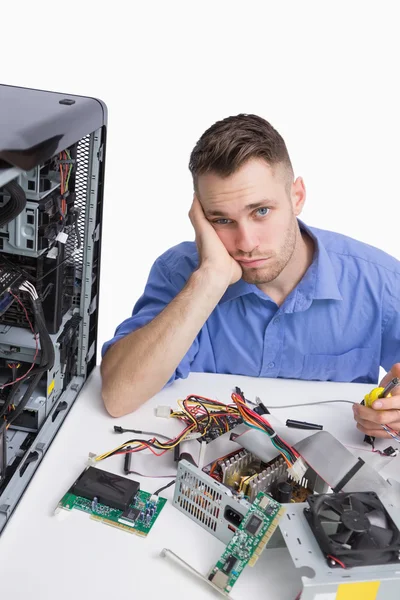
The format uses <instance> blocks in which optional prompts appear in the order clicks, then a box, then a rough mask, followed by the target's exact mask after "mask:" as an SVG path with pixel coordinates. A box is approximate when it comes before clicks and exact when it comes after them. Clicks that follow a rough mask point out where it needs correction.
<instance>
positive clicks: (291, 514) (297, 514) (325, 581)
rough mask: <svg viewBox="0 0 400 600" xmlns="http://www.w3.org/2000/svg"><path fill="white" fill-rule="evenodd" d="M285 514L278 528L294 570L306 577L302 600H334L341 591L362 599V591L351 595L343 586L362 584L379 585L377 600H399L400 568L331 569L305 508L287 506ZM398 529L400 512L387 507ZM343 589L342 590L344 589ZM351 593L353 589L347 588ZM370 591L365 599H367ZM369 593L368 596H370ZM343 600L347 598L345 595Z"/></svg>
mask: <svg viewBox="0 0 400 600" xmlns="http://www.w3.org/2000/svg"><path fill="white" fill-rule="evenodd" d="M286 506H287V511H286V514H285V515H283V517H282V519H281V520H280V522H279V525H278V526H279V528H280V530H281V533H282V535H283V539H284V540H285V543H286V546H287V548H288V550H289V552H290V555H291V557H292V560H293V563H294V566H295V567H296V568H297V569H299V571H300V573H301V574H302V575H303V577H302V579H303V586H304V587H303V591H302V594H301V600H320V599H321V598H324V599H325V598H326V599H330V598H332V599H334V598H337V597H338V596H337V593H338V591H339V590H340V591H341V592H342V593H343V592H344V591H346V592H347V595H346V598H352V597H359V598H361V597H362V596H361V595H360V593H362V592H360V588H359V589H358V590H357V587H356V586H354V587H355V590H354V594H353V595H352V594H350V593H349V591H347V589H346V588H345V587H344V586H347V585H351V584H356V583H362V582H365V583H366V582H374V581H376V582H380V584H379V587H378V592H377V595H376V596H372V595H371V596H370V597H374V598H376V600H398V598H399V587H400V568H399V567H400V565H397V564H391V565H377V566H368V567H353V568H351V569H341V568H330V567H329V566H328V564H327V562H326V559H325V557H324V555H323V554H322V552H321V550H320V548H319V546H318V542H317V541H316V539H315V537H314V535H313V533H312V531H311V529H310V527H309V525H308V523H307V521H306V519H305V517H304V508H305V507H306V504H287V505H286ZM386 508H387V510H388V512H390V514H391V516H392V518H393V520H394V521H395V523H396V525H397V526H398V527H400V511H393V509H392V508H391V507H390V506H386ZM340 586H343V587H342V588H341V587H340ZM348 589H349V590H350V591H351V590H352V588H348ZM367 591H368V588H367V590H365V595H366V596H367ZM368 593H369V592H368ZM343 597H344V595H343Z"/></svg>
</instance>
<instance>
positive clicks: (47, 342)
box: [7, 295, 55, 425]
mask: <svg viewBox="0 0 400 600" xmlns="http://www.w3.org/2000/svg"><path fill="white" fill-rule="evenodd" d="M29 298H30V300H31V304H32V310H33V313H34V316H35V327H36V329H37V331H38V333H39V337H40V347H41V353H40V362H39V366H38V367H34V368H33V369H32V371H31V372H30V373H29V375H28V376H27V377H24V378H23V381H27V380H28V379H30V380H31V381H30V383H29V385H28V387H27V389H26V390H25V393H24V395H23V396H22V398H21V400H20V401H19V403H18V406H17V408H16V409H15V410H14V411H13V412H12V414H11V416H10V417H9V418H8V419H7V421H8V424H9V425H10V424H11V423H12V422H13V421H15V419H16V418H17V417H19V415H20V414H21V413H22V411H23V410H24V408H25V406H26V405H27V403H28V402H29V399H30V397H31V396H32V394H33V392H34V391H35V389H36V387H37V386H38V384H39V381H40V380H41V378H42V375H43V373H45V372H46V371H48V370H49V369H52V367H53V365H54V360H55V353H54V346H53V342H52V341H51V338H50V335H49V333H48V331H47V327H46V324H45V320H44V314H43V308H42V303H41V302H40V300H39V299H36V300H33V299H32V297H31V296H30V295H29Z"/></svg>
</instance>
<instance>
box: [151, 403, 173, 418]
mask: <svg viewBox="0 0 400 600" xmlns="http://www.w3.org/2000/svg"><path fill="white" fill-rule="evenodd" d="M154 414H155V415H156V417H161V418H162V419H169V415H170V414H171V407H170V406H156V408H155V409H154Z"/></svg>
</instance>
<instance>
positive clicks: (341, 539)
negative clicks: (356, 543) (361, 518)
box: [329, 529, 353, 544]
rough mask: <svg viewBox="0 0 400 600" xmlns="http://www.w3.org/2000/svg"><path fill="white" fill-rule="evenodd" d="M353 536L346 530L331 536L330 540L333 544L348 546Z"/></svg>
mask: <svg viewBox="0 0 400 600" xmlns="http://www.w3.org/2000/svg"><path fill="white" fill-rule="evenodd" d="M352 535H353V532H352V531H349V530H348V529H346V530H345V531H341V532H339V533H334V534H333V535H330V536H329V539H331V540H332V541H333V542H336V543H337V544H347V543H348V541H349V539H350V538H351V536H352Z"/></svg>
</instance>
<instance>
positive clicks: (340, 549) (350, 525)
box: [304, 492, 400, 567]
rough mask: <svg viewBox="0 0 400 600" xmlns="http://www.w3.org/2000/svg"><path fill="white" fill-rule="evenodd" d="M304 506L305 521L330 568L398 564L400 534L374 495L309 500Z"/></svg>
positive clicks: (322, 497)
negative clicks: (306, 505)
mask: <svg viewBox="0 0 400 600" xmlns="http://www.w3.org/2000/svg"><path fill="white" fill-rule="evenodd" d="M307 502H308V504H309V507H307V508H305V509H304V514H305V517H306V519H307V521H308V523H309V525H310V527H311V530H312V532H313V534H314V536H315V538H316V540H317V542H318V544H319V546H320V548H321V550H322V552H323V553H324V554H325V556H326V557H327V560H328V561H329V566H331V567H332V566H338V567H339V566H342V565H343V566H345V567H356V566H365V565H381V564H388V563H393V562H399V556H400V532H399V530H398V529H397V527H396V525H395V523H394V522H393V520H392V519H391V517H390V515H389V514H388V512H387V510H386V509H385V507H384V506H383V504H382V502H381V501H380V500H379V498H378V496H377V495H376V494H375V493H374V492H354V493H349V494H346V493H338V494H323V495H320V496H309V497H308V498H307ZM335 559H338V560H337V561H335ZM341 563H342V565H341Z"/></svg>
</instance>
